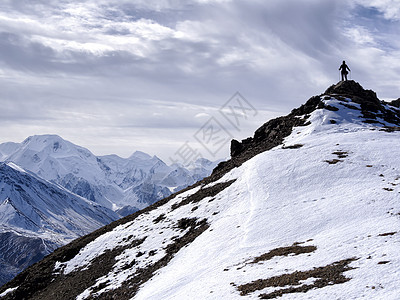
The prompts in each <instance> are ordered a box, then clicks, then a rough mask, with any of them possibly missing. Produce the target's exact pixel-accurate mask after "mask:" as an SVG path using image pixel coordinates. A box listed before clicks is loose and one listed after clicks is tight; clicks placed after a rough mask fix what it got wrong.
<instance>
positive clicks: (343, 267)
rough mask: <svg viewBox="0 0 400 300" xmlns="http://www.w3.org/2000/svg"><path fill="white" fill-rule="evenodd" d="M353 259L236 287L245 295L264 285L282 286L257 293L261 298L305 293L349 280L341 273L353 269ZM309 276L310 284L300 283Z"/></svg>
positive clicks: (264, 286)
mask: <svg viewBox="0 0 400 300" xmlns="http://www.w3.org/2000/svg"><path fill="white" fill-rule="evenodd" d="M355 260H356V259H355V258H350V259H345V260H341V261H337V262H334V263H332V264H330V265H327V266H324V267H319V268H314V269H312V270H309V271H296V272H294V273H290V274H283V275H280V276H275V277H271V278H268V279H259V280H255V281H253V282H251V283H247V284H242V285H239V286H238V287H237V289H238V291H239V292H240V295H242V296H246V295H248V294H250V293H253V292H255V291H260V290H263V289H265V288H266V287H284V288H283V289H279V290H277V291H274V292H272V293H268V294H267V293H265V294H261V295H259V298H261V299H274V298H277V297H280V296H282V295H284V294H290V293H301V292H303V293H305V292H307V291H309V290H311V289H315V288H323V287H326V286H329V285H334V284H341V283H345V282H347V281H349V280H350V278H348V277H346V276H344V274H343V273H344V272H346V271H349V270H351V269H353V268H352V267H350V266H349V264H350V263H351V262H353V261H355ZM309 278H315V279H316V280H315V281H314V283H312V284H301V282H302V281H304V280H307V279H309Z"/></svg>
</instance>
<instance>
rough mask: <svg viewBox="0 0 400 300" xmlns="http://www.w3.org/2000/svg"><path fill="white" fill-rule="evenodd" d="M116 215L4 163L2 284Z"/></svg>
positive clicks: (0, 167)
mask: <svg viewBox="0 0 400 300" xmlns="http://www.w3.org/2000/svg"><path fill="white" fill-rule="evenodd" d="M116 219H118V215H117V214H116V213H114V212H113V211H111V210H109V209H107V208H105V207H102V206H100V205H98V204H95V203H93V202H90V201H88V200H86V199H84V198H82V197H79V196H77V195H75V194H72V193H71V192H69V191H67V190H66V189H64V188H62V187H60V186H57V185H54V184H53V183H50V182H48V181H45V180H43V179H41V178H39V177H38V176H36V175H34V174H33V173H30V172H27V171H25V170H23V169H22V168H21V167H19V166H17V165H15V164H14V163H0V250H1V251H0V252H1V253H0V283H5V282H7V281H8V280H10V279H12V277H13V276H15V275H16V274H17V273H19V272H20V271H22V270H23V269H24V268H26V267H27V266H28V265H30V264H32V263H34V262H36V261H38V260H40V259H41V258H43V257H44V256H45V255H48V254H49V253H51V252H52V251H53V250H54V249H56V248H57V247H60V246H62V245H65V244H66V243H68V242H70V241H71V240H73V239H75V238H77V237H79V236H82V235H85V234H88V233H90V232H92V231H94V230H95V229H97V228H99V227H102V226H104V225H106V224H108V223H110V222H112V221H114V220H116Z"/></svg>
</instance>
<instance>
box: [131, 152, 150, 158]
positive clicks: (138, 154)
mask: <svg viewBox="0 0 400 300" xmlns="http://www.w3.org/2000/svg"><path fill="white" fill-rule="evenodd" d="M151 158H152V156H150V155H149V154H147V153H144V152H142V151H135V152H134V153H133V154H132V155H131V156H130V157H129V159H132V160H149V159H151Z"/></svg>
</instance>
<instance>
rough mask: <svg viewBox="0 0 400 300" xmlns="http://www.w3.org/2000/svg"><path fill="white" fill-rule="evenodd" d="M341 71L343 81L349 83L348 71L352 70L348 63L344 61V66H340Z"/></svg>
mask: <svg viewBox="0 0 400 300" xmlns="http://www.w3.org/2000/svg"><path fill="white" fill-rule="evenodd" d="M339 70H341V73H342V81H344V80H346V81H347V74H349V72H347V70H349V71H351V70H350V68H349V67H348V66H347V65H346V62H345V61H343V63H342V65H341V66H340V68H339Z"/></svg>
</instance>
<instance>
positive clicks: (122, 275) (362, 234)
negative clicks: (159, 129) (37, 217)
mask: <svg viewBox="0 0 400 300" xmlns="http://www.w3.org/2000/svg"><path fill="white" fill-rule="evenodd" d="M353 100H354V99H352V98H351V97H346V96H343V95H334V94H331V93H330V94H329V95H322V96H320V101H319V102H318V103H315V104H316V107H315V110H314V111H313V112H312V113H310V114H308V115H307V116H297V117H299V118H303V119H304V118H305V119H306V122H305V123H304V124H303V126H297V127H294V128H293V129H292V132H291V134H290V135H289V136H287V137H286V138H285V139H284V141H283V143H282V144H281V145H278V146H276V147H274V148H273V149H271V150H269V151H265V152H262V153H259V154H258V155H255V156H254V157H252V158H251V159H249V160H248V161H246V162H244V163H243V164H242V165H240V166H238V167H236V168H233V169H231V170H230V171H229V172H227V173H226V174H225V175H223V176H222V177H215V178H214V177H213V176H211V177H210V178H208V179H207V180H204V181H203V182H201V183H199V184H198V185H196V186H195V187H192V188H190V189H187V190H186V191H184V192H181V193H179V194H177V195H174V196H171V197H169V198H168V199H165V200H162V201H161V202H159V203H158V204H157V205H153V206H152V207H149V208H148V209H146V210H144V211H143V212H138V213H136V214H135V215H132V216H130V217H128V218H125V219H122V220H119V221H118V222H117V223H114V224H112V225H111V226H109V227H108V228H104V229H103V230H102V231H101V232H100V231H98V232H97V233H96V234H95V235H90V236H87V237H85V238H84V239H82V240H81V242H80V243H76V244H74V243H71V245H69V246H68V247H67V248H66V249H65V250H63V249H62V248H61V249H59V250H57V251H56V252H55V253H54V254H53V255H50V256H49V257H48V258H46V259H45V260H44V261H42V263H41V264H40V266H38V267H40V268H41V270H42V271H43V273H42V274H41V278H42V281H43V283H42V285H41V286H40V287H38V288H37V290H32V289H31V288H30V286H32V284H31V283H29V282H28V283H27V282H25V281H24V278H26V277H24V276H21V277H17V278H16V279H15V280H14V281H12V282H10V283H9V284H8V285H6V286H4V287H2V288H1V289H0V293H4V292H5V291H10V292H9V293H8V294H7V295H6V296H5V297H3V298H4V299H22V298H18V297H22V295H25V297H29V299H41V300H45V299H51V297H52V295H53V294H54V293H57V295H59V297H60V299H93V298H95V299H110V298H114V299H137V300H139V299H140V300H142V299H275V298H278V297H279V299H330V298H333V299H393V300H395V299H398V295H399V294H400V287H399V286H398V282H397V281H398V280H397V279H398V278H399V277H400V271H399V270H400V268H399V266H400V253H399V251H398V249H399V244H400V202H399V201H398V196H397V195H398V194H399V193H400V161H399V159H398V157H399V155H400V139H399V138H400V132H399V131H398V130H397V129H396V128H399V127H398V126H399V125H400V124H398V123H392V122H389V121H388V120H391V121H393V120H395V118H394V117H393V116H391V115H390V114H389V113H387V110H390V111H392V112H393V113H394V114H395V115H398V113H399V111H398V109H396V108H394V107H391V106H389V105H387V104H384V103H380V105H381V106H380V107H381V110H380V111H378V112H376V115H377V116H375V118H376V119H374V120H375V121H376V122H374V123H372V122H370V120H372V119H373V118H374V116H372V114H369V115H367V114H366V110H365V109H364V104H363V103H361V104H360V103H358V102H359V101H358V100H357V102H354V101H353ZM358 104H360V105H358ZM380 114H382V116H383V117H382V118H380V117H379V115H380ZM366 116H368V117H367V118H366ZM388 116H389V117H390V118H389V117H388ZM71 249H73V251H72V250H71ZM26 272H27V273H28V274H32V273H33V272H35V268H30V269H28V270H27V271H26ZM29 272H32V273H29ZM93 277H94V278H95V279H93ZM30 284H31V285H30ZM66 286H67V287H66ZM13 288H14V289H15V290H12V291H11V289H13Z"/></svg>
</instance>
